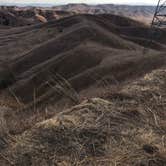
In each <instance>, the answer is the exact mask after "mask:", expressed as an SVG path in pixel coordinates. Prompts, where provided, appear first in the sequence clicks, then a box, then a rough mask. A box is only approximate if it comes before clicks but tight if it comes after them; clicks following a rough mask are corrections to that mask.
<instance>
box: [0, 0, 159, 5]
mask: <svg viewBox="0 0 166 166" xmlns="http://www.w3.org/2000/svg"><path fill="white" fill-rule="evenodd" d="M157 2H158V0H0V3H53V4H66V3H95V4H98V3H114V4H157Z"/></svg>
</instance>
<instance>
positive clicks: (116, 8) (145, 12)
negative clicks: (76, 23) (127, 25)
mask: <svg viewBox="0 0 166 166" xmlns="http://www.w3.org/2000/svg"><path fill="white" fill-rule="evenodd" d="M53 9H54V10H65V11H70V12H76V13H81V14H83V13H88V14H115V15H121V16H125V17H130V18H134V19H137V20H140V21H144V22H148V23H149V22H150V21H151V19H152V16H153V14H154V11H155V6H130V5H114V4H103V5H87V4H68V5H61V6H55V7H53Z"/></svg>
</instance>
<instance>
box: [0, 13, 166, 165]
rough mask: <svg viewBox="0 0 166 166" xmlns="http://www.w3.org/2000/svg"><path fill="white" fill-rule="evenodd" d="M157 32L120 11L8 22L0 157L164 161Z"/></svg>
mask: <svg viewBox="0 0 166 166" xmlns="http://www.w3.org/2000/svg"><path fill="white" fill-rule="evenodd" d="M156 32H158V33H157V34H158V35H152V34H154V31H153V30H152V29H150V28H149V26H147V25H145V24H143V23H140V22H138V21H135V20H132V19H130V18H126V17H122V16H117V15H112V14H98V15H89V14H79V15H73V16H70V17H65V18H62V19H58V20H56V19H53V20H51V21H47V22H45V23H37V24H32V25H28V26H23V27H10V28H9V29H8V28H4V27H2V28H1V27H0V124H1V125H0V163H1V164H2V165H3V166H8V165H14V166H22V165H23V166H24V165H25V166H30V165H32V166H36V165H41V166H49V165H67V166H68V165H90V166H92V165H98V166H100V165H104V166H107V165H111V166H112V165H118V166H123V165H124V163H125V164H126V165H129V166H133V165H134V166H142V165H145V166H149V165H150V166H165V164H166V158H165V155H166V151H165V144H166V140H165V134H166V125H165V120H166V114H165V110H166V108H165V101H166V87H165V85H166V84H165V83H166V79H165V74H166V56H165V51H166V31H165V29H156Z"/></svg>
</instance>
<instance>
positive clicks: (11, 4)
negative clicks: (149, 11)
mask: <svg viewBox="0 0 166 166" xmlns="http://www.w3.org/2000/svg"><path fill="white" fill-rule="evenodd" d="M70 4H75V5H77V4H85V5H127V6H156V5H154V4H148V3H133V4H131V3H122V4H120V3H29V2H24V3H19V2H13V3H10V2H9V3H2V4H0V6H13V5H14V6H38V7H42V6H48V7H51V6H62V5H70Z"/></svg>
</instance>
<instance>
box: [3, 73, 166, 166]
mask: <svg viewBox="0 0 166 166" xmlns="http://www.w3.org/2000/svg"><path fill="white" fill-rule="evenodd" d="M165 74H166V70H157V71H154V72H152V73H151V74H147V75H146V76H145V77H144V78H142V79H141V80H139V81H136V82H134V83H131V84H130V85H128V86H125V87H124V88H122V90H121V91H120V92H119V93H118V94H116V95H115V94H114V95H112V94H109V93H108V94H107V95H106V96H105V98H107V100H104V99H101V98H93V99H89V100H85V101H83V102H82V103H81V104H79V105H76V106H74V107H72V108H70V109H67V110H65V111H63V112H61V113H59V114H58V115H56V116H55V117H54V118H52V119H49V120H46V121H43V122H40V123H38V124H36V125H35V126H34V127H33V128H32V129H31V130H29V131H26V132H24V133H23V134H22V135H21V136H18V138H17V142H16V143H15V144H13V143H12V144H11V146H10V147H9V148H8V149H7V150H6V151H4V153H3V156H4V157H6V158H7V159H9V161H11V162H12V163H14V165H21V166H22V165H26V166H28V165H42V166H45V165H60V166H62V165H64V166H66V165H67V166H70V165H90V166H91V165H106V166H107V165H109V166H110V165H111V166H115V165H116V166H124V164H125V165H128V166H142V165H145V166H164V165H165V164H166V157H165V156H166V137H165V134H166V125H165V120H166V113H165V110H166V86H165V85H166V78H165ZM1 162H3V163H4V165H9V162H7V161H4V159H1Z"/></svg>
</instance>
